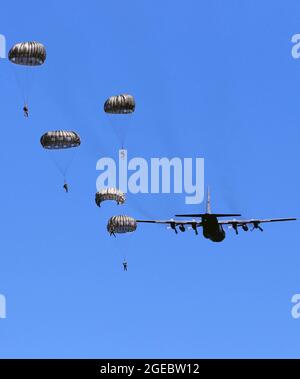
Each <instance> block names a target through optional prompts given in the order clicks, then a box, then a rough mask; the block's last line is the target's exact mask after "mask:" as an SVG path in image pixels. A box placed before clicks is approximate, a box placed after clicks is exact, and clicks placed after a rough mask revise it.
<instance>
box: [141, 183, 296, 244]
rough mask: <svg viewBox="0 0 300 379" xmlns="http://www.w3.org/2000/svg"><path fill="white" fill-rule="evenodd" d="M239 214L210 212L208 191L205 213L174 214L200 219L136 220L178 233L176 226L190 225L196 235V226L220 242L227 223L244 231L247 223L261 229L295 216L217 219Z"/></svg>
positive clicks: (209, 237)
mask: <svg viewBox="0 0 300 379" xmlns="http://www.w3.org/2000/svg"><path fill="white" fill-rule="evenodd" d="M240 216H241V215H240V214H229V213H212V211H211V205H210V191H209V190H208V193H207V204H206V213H198V214H181V215H175V217H197V218H200V219H201V220H173V219H170V220H136V222H145V223H151V224H167V225H169V226H170V228H171V229H173V230H174V231H175V233H176V234H177V233H178V230H177V227H178V228H179V230H180V231H181V232H185V230H186V227H187V226H189V227H191V228H192V229H193V230H194V231H195V234H197V235H198V229H197V228H198V227H202V228H203V236H204V237H205V238H207V239H209V240H211V241H213V242H222V241H223V240H224V239H225V236H226V234H225V230H224V228H223V226H224V225H225V226H226V225H227V226H230V227H232V228H233V229H234V230H235V233H236V234H238V233H239V228H242V229H243V230H244V231H245V232H247V231H248V230H249V225H252V229H251V230H254V229H258V230H260V231H261V232H262V231H263V229H262V227H261V226H260V224H262V223H266V222H279V221H295V220H297V219H296V218H270V219H249V220H236V219H232V220H218V218H219V217H240Z"/></svg>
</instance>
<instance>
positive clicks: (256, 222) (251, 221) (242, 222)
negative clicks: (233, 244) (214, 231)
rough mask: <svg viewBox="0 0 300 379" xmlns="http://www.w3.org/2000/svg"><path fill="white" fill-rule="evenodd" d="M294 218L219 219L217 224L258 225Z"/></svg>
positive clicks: (292, 219) (293, 219)
mask: <svg viewBox="0 0 300 379" xmlns="http://www.w3.org/2000/svg"><path fill="white" fill-rule="evenodd" d="M295 220H297V219H296V218H266V219H259V218H256V219H255V218H254V219H249V220H219V221H218V222H219V224H221V225H237V226H242V225H247V224H253V225H259V224H261V223H264V222H280V221H295Z"/></svg>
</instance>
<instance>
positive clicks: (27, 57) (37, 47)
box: [8, 41, 46, 66]
mask: <svg viewBox="0 0 300 379" xmlns="http://www.w3.org/2000/svg"><path fill="white" fill-rule="evenodd" d="M8 59H9V60H10V61H11V62H12V63H15V64H19V65H24V66H41V65H42V64H43V63H44V62H45V60H46V49H45V46H44V45H42V44H41V43H39V42H34V41H33V42H21V43H17V44H16V45H14V46H13V47H12V48H11V49H10V51H9V53H8Z"/></svg>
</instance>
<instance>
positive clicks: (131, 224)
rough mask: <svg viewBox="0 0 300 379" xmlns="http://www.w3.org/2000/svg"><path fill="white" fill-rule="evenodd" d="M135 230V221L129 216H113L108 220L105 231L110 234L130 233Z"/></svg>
mask: <svg viewBox="0 0 300 379" xmlns="http://www.w3.org/2000/svg"><path fill="white" fill-rule="evenodd" d="M136 228H137V223H136V220H135V219H134V218H133V217H129V216H113V217H111V218H110V219H109V220H108V224H107V231H108V232H109V233H110V234H115V233H130V232H134V231H135V230H136Z"/></svg>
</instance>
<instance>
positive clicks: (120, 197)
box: [95, 188, 125, 207]
mask: <svg viewBox="0 0 300 379" xmlns="http://www.w3.org/2000/svg"><path fill="white" fill-rule="evenodd" d="M105 200H115V201H116V202H117V204H118V205H119V204H124V203H125V195H124V193H123V192H122V191H120V190H119V189H117V188H103V189H102V190H101V191H99V192H97V193H96V197H95V201H96V204H97V205H98V207H100V204H101V202H102V201H105Z"/></svg>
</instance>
